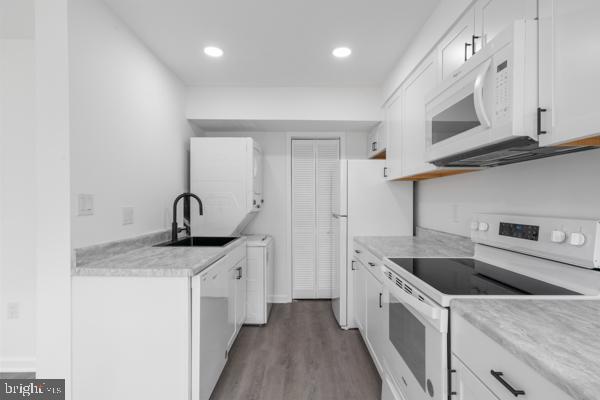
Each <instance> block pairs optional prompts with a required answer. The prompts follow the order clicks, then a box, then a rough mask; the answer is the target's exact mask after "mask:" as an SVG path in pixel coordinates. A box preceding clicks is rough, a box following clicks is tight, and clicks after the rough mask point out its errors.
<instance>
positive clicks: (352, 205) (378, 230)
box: [331, 160, 413, 329]
mask: <svg viewBox="0 0 600 400" xmlns="http://www.w3.org/2000/svg"><path fill="white" fill-rule="evenodd" d="M384 167H385V161H384V160H342V161H340V166H339V168H338V171H337V174H338V176H337V177H336V178H338V179H333V182H332V184H333V185H334V186H335V190H334V191H333V192H334V195H333V196H332V198H333V201H332V218H331V221H332V229H333V233H334V236H335V241H336V243H337V251H336V260H335V265H334V268H333V269H332V277H331V278H332V287H333V290H332V296H331V297H332V301H331V305H332V307H333V313H334V315H335V318H336V320H337V322H338V324H339V325H340V327H342V328H344V329H349V328H354V327H355V326H356V325H355V322H354V310H353V302H352V301H351V299H352V296H353V293H352V288H353V286H354V285H353V282H352V279H353V274H352V273H350V271H351V262H352V253H353V251H354V250H353V248H352V247H353V246H352V244H353V238H354V237H355V236H412V234H413V185H412V182H401V181H388V180H387V179H386V178H385V177H384V176H383V168H384ZM349 299H350V301H349Z"/></svg>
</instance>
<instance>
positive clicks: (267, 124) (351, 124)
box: [190, 119, 380, 132]
mask: <svg viewBox="0 0 600 400" xmlns="http://www.w3.org/2000/svg"><path fill="white" fill-rule="evenodd" d="M190 121H191V122H192V123H193V124H194V125H196V126H197V127H198V128H200V129H201V130H202V131H205V132H368V131H370V130H371V129H373V128H374V127H375V126H377V125H378V124H379V123H380V121H315V120H311V121H297V120H278V121H275V120H241V119H197V120H190Z"/></svg>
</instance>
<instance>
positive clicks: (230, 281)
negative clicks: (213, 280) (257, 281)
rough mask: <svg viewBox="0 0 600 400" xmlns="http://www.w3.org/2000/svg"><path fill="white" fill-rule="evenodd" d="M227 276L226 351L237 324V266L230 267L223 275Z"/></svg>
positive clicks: (229, 346)
mask: <svg viewBox="0 0 600 400" xmlns="http://www.w3.org/2000/svg"><path fill="white" fill-rule="evenodd" d="M225 275H226V276H227V330H226V331H225V332H223V334H224V336H226V337H227V349H228V350H229V349H230V348H231V345H232V344H233V342H234V340H235V335H236V334H237V324H236V318H235V308H236V298H235V292H236V289H237V285H238V284H237V276H238V270H237V265H236V266H233V267H230V268H229V269H228V270H227V273H226V274H225Z"/></svg>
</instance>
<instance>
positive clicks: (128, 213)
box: [121, 207, 133, 225]
mask: <svg viewBox="0 0 600 400" xmlns="http://www.w3.org/2000/svg"><path fill="white" fill-rule="evenodd" d="M121 210H122V213H123V225H131V224H133V207H122V208H121Z"/></svg>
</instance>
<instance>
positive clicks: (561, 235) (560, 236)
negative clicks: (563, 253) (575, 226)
mask: <svg viewBox="0 0 600 400" xmlns="http://www.w3.org/2000/svg"><path fill="white" fill-rule="evenodd" d="M566 238H567V234H566V233H565V232H564V231H552V233H551V234H550V240H551V241H552V242H554V243H562V242H564V241H565V239H566Z"/></svg>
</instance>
